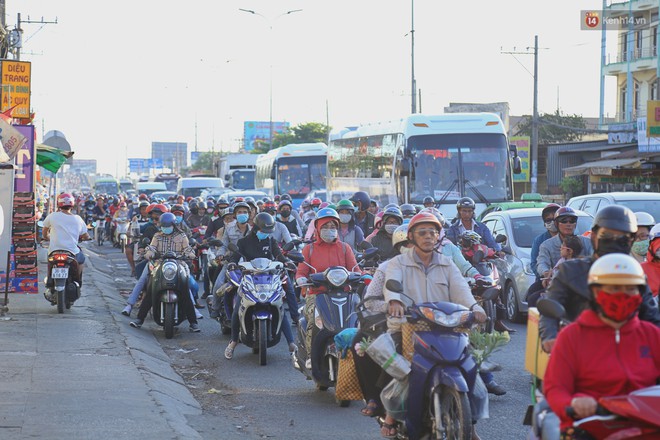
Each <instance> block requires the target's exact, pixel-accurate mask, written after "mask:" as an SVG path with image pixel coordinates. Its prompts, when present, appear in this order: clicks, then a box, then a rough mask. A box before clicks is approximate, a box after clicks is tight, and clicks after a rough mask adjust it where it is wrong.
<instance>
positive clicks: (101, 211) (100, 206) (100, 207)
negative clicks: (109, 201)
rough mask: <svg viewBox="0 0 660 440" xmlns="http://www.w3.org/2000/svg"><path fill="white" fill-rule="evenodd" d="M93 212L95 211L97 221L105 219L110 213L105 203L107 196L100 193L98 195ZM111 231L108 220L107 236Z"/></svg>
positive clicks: (106, 225) (105, 230)
mask: <svg viewBox="0 0 660 440" xmlns="http://www.w3.org/2000/svg"><path fill="white" fill-rule="evenodd" d="M92 212H93V213H94V218H95V219H96V221H100V220H104V219H105V218H106V217H107V216H108V215H109V212H108V209H107V207H106V205H105V198H104V197H103V196H100V195H99V196H96V206H95V207H94V209H93V210H92ZM109 232H110V224H109V223H108V222H106V224H105V228H104V233H105V234H106V236H108V234H109Z"/></svg>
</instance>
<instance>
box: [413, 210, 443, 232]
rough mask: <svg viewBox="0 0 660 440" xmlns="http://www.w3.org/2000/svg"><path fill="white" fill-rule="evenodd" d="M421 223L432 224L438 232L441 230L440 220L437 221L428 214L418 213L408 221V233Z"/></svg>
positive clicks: (433, 216)
mask: <svg viewBox="0 0 660 440" xmlns="http://www.w3.org/2000/svg"><path fill="white" fill-rule="evenodd" d="M422 223H432V224H433V226H435V228H436V229H437V230H438V231H440V230H441V229H442V224H440V220H438V218H437V217H436V216H435V215H433V214H431V213H430V212H420V213H419V214H415V215H414V216H413V218H411V219H410V223H408V231H409V232H410V231H412V230H413V229H415V226H417V225H420V224H422Z"/></svg>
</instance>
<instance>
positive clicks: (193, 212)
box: [185, 199, 209, 229]
mask: <svg viewBox="0 0 660 440" xmlns="http://www.w3.org/2000/svg"><path fill="white" fill-rule="evenodd" d="M185 220H186V224H187V225H188V226H189V227H190V228H191V229H196V228H199V227H200V226H206V225H208V223H209V218H208V217H207V216H206V203H204V202H197V201H194V199H193V201H191V202H190V212H189V213H188V216H187V217H185Z"/></svg>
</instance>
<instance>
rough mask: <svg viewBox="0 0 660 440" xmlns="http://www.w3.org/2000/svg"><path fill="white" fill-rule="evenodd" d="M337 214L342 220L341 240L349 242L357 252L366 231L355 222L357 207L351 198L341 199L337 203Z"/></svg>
mask: <svg viewBox="0 0 660 440" xmlns="http://www.w3.org/2000/svg"><path fill="white" fill-rule="evenodd" d="M337 214H339V221H340V222H341V225H340V228H339V240H340V241H342V242H344V243H346V244H348V245H349V246H350V247H351V248H352V249H353V252H357V248H358V245H359V244H360V243H362V242H363V241H364V232H362V229H361V228H360V227H359V226H357V225H356V224H355V207H354V206H353V203H351V201H350V200H346V199H344V200H340V201H339V202H338V203H337Z"/></svg>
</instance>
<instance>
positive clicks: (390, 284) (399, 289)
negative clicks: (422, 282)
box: [385, 280, 403, 293]
mask: <svg viewBox="0 0 660 440" xmlns="http://www.w3.org/2000/svg"><path fill="white" fill-rule="evenodd" d="M385 287H387V290H391V291H392V292H396V293H403V284H401V281H398V280H387V282H386V283H385Z"/></svg>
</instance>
